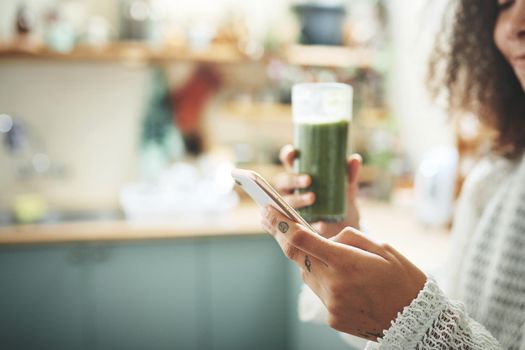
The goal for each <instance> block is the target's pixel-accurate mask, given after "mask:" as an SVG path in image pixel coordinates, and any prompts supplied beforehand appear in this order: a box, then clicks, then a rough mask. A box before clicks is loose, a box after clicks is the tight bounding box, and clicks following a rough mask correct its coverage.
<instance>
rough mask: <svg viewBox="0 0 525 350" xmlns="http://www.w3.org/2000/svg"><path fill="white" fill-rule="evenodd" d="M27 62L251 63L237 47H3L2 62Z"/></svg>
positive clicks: (0, 48)
mask: <svg viewBox="0 0 525 350" xmlns="http://www.w3.org/2000/svg"><path fill="white" fill-rule="evenodd" d="M10 58H24V59H39V60H56V61H89V62H163V61H191V62H203V63H242V62H248V61H249V60H250V59H249V58H248V57H247V56H245V55H243V54H242V53H241V52H240V51H239V50H237V49H236V48H235V47H234V46H233V45H226V44H215V45H212V46H210V47H209V48H208V49H206V50H204V51H192V50H190V49H189V48H187V47H177V46H166V47H162V48H154V47H150V46H148V45H147V44H144V43H141V42H118V43H112V44H110V45H107V46H104V47H101V48H97V47H92V46H87V45H77V46H76V47H75V48H74V49H73V51H71V52H68V53H60V52H54V51H50V50H48V49H46V48H37V49H33V50H26V49H20V48H16V47H13V46H1V45H0V59H10Z"/></svg>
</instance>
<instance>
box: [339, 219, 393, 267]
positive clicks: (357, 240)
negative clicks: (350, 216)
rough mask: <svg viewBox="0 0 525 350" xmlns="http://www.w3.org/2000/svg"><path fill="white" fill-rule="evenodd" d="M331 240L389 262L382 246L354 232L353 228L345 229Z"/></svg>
mask: <svg viewBox="0 0 525 350" xmlns="http://www.w3.org/2000/svg"><path fill="white" fill-rule="evenodd" d="M331 240H332V241H334V242H336V243H340V244H344V245H347V246H352V247H355V248H358V249H361V250H364V251H367V252H370V253H373V254H376V255H379V256H381V257H383V258H385V259H386V260H390V259H389V257H388V255H387V254H386V253H387V252H386V250H385V247H384V245H382V244H379V243H377V242H374V241H373V240H371V239H369V238H368V237H366V236H365V235H364V234H363V233H362V232H361V231H359V230H356V229H355V228H353V227H350V226H348V227H346V228H345V229H344V230H342V231H341V232H339V233H338V234H337V235H336V236H334V237H332V238H331Z"/></svg>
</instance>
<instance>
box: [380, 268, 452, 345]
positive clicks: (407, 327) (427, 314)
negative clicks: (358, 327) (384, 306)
mask: <svg viewBox="0 0 525 350" xmlns="http://www.w3.org/2000/svg"><path fill="white" fill-rule="evenodd" d="M447 302H448V299H447V297H446V296H445V295H444V294H443V292H442V291H441V289H440V288H439V286H438V285H437V283H436V282H435V281H434V279H432V278H428V279H427V281H426V282H425V285H424V286H423V289H421V290H420V291H419V294H418V295H417V297H416V298H415V299H414V300H412V302H411V303H410V305H409V306H406V307H405V308H404V309H403V311H402V312H400V313H398V314H397V317H396V319H395V320H394V321H392V323H391V326H390V328H389V329H387V330H386V331H384V332H383V334H384V336H383V338H381V339H378V342H379V344H380V347H381V348H383V347H385V348H388V349H414V348H415V346H416V344H417V343H418V342H420V341H421V339H422V338H423V336H424V335H425V333H426V332H427V330H428V329H429V328H430V327H432V324H433V323H434V322H435V321H436V320H437V318H438V317H439V314H440V313H441V312H442V311H443V310H444V309H445V308H446V306H447Z"/></svg>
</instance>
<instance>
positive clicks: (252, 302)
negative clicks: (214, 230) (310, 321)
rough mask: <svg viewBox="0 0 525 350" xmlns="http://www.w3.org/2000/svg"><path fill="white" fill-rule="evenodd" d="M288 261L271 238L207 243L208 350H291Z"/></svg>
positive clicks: (247, 238)
mask: <svg viewBox="0 0 525 350" xmlns="http://www.w3.org/2000/svg"><path fill="white" fill-rule="evenodd" d="M287 263H288V262H287V261H286V259H285V258H284V257H283V254H282V253H281V250H280V249H279V247H278V245H277V244H276V243H275V242H274V240H273V239H271V238H270V237H265V236H262V237H246V238H221V239H213V240H210V242H209V276H210V279H209V288H210V291H211V293H210V294H211V303H210V329H211V335H210V337H209V339H210V344H207V345H208V346H207V347H205V349H213V350H236V349H239V350H243V349H252V350H254V349H255V350H256V349H260V350H266V349H272V350H280V349H288V348H289V347H288V338H287V337H288V328H287V310H286V304H287V299H286V298H287V293H286V290H287V287H286V286H287V271H286V266H287Z"/></svg>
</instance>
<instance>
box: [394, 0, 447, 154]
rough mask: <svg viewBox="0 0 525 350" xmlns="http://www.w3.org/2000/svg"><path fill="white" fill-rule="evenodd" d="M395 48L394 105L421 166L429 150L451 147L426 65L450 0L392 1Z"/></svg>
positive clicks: (404, 136) (410, 151)
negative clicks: (433, 99)
mask: <svg viewBox="0 0 525 350" xmlns="http://www.w3.org/2000/svg"><path fill="white" fill-rule="evenodd" d="M390 1H391V6H390V11H391V14H392V32H393V40H394V43H393V48H394V65H393V77H392V78H393V79H392V81H391V86H390V92H391V95H390V97H391V105H392V109H393V113H394V116H395V117H396V118H397V120H398V122H399V124H400V129H401V135H402V141H403V143H404V145H405V149H406V150H407V152H408V154H409V155H410V157H411V159H412V160H413V162H414V164H418V163H419V162H420V161H421V158H422V157H423V155H424V154H425V152H427V151H428V150H429V149H431V148H432V147H434V146H438V145H443V144H445V145H452V144H453V134H452V129H451V124H450V122H449V121H448V119H447V116H446V114H445V113H444V111H443V110H440V109H438V108H437V107H436V106H435V105H434V104H433V103H432V102H431V100H430V98H429V95H428V92H427V90H426V87H425V76H426V65H427V59H428V55H429V53H430V51H431V50H432V47H433V43H434V37H435V34H436V31H437V30H438V29H439V27H440V24H441V17H442V12H443V9H444V6H445V5H446V2H447V0H423V1H413V0H390Z"/></svg>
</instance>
